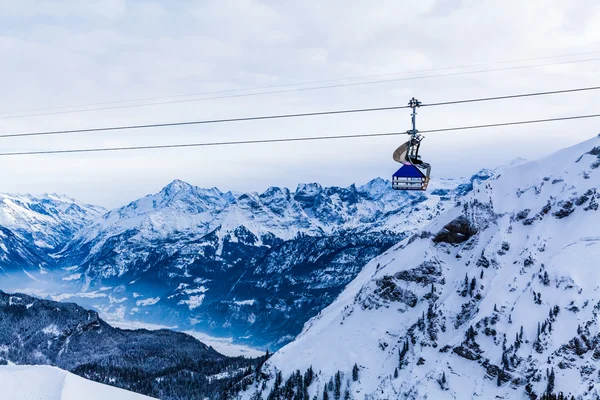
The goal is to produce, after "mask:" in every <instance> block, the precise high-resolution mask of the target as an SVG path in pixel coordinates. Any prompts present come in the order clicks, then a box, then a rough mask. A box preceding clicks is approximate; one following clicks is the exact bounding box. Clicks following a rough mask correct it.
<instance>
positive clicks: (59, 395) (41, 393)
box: [0, 365, 151, 400]
mask: <svg viewBox="0 0 600 400" xmlns="http://www.w3.org/2000/svg"><path fill="white" fill-rule="evenodd" d="M0 398H2V399H7V400H8V399H10V400H81V399H86V400H106V399H111V400H143V399H148V400H149V399H151V397H147V396H143V395H141V394H136V393H133V392H128V391H126V390H122V389H118V388H114V387H112V386H107V385H102V384H100V383H96V382H93V381H89V380H87V379H83V378H81V377H79V376H77V375H73V374H71V373H70V372H67V371H63V370H61V369H59V368H56V367H49V366H40V365H34V366H15V365H11V366H2V367H0Z"/></svg>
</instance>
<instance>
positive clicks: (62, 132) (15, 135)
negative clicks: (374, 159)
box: [0, 86, 600, 138]
mask: <svg viewBox="0 0 600 400" xmlns="http://www.w3.org/2000/svg"><path fill="white" fill-rule="evenodd" d="M599 89H600V86H588V87H583V88H575V89H563V90H553V91H545V92H533V93H520V94H513V95H505V96H494V97H481V98H474V99H465V100H453V101H445V102H439V103H425V104H422V107H434V106H446V105H452V104H465V103H474V102H483V101H493V100H506V99H514V98H524V97H533V96H546V95H554V94H565V93H575V92H583V91H592V90H599ZM406 108H410V107H409V106H408V105H404V106H389V107H374V108H356V109H347V110H333V111H318V112H308V113H294V114H278V115H261V116H251V117H240V118H225V119H211V120H198V121H182V122H165V123H157V124H140V125H122V126H110V127H101V128H84V129H68V130H56V131H41V132H26V133H5V134H0V138H19V137H32V136H53V135H65V134H75V133H92V132H107V131H117V130H131V129H149V128H165V127H174V126H186V125H208V124H220V123H231V122H243V121H259V120H271V119H285V118H300V117H313V116H320V115H336V114H353V113H365V112H375V111H390V110H400V109H406Z"/></svg>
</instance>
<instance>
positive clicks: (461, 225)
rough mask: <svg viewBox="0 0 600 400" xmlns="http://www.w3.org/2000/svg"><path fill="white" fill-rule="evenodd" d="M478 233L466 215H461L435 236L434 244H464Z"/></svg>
mask: <svg viewBox="0 0 600 400" xmlns="http://www.w3.org/2000/svg"><path fill="white" fill-rule="evenodd" d="M476 233H477V229H476V228H475V227H474V226H472V225H471V222H470V221H469V220H468V219H467V218H466V217H465V216H464V215H461V216H459V217H457V218H456V219H454V220H452V221H450V222H449V223H448V224H446V225H445V226H444V228H443V229H442V230H441V231H440V232H438V234H437V235H435V237H434V238H433V242H434V243H450V244H458V243H463V242H466V241H467V240H469V238H471V237H472V236H473V235H475V234H476Z"/></svg>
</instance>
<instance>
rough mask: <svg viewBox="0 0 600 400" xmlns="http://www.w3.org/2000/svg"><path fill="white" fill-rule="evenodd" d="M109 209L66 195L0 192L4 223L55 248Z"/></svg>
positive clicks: (41, 244)
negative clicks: (81, 201)
mask: <svg viewBox="0 0 600 400" xmlns="http://www.w3.org/2000/svg"><path fill="white" fill-rule="evenodd" d="M104 212H105V210H104V209H103V208H102V207H99V206H93V205H89V204H83V203H80V202H78V201H77V200H74V199H72V198H70V197H68V196H65V195H58V194H45V195H42V196H36V197H34V196H30V195H16V194H6V193H0V226H3V227H5V228H7V229H10V230H11V231H13V232H15V233H16V234H17V235H19V236H20V237H21V238H22V239H28V240H31V242H32V244H33V245H35V246H38V247H41V248H46V249H53V248H55V247H56V246H58V245H59V244H61V243H63V242H65V241H66V240H69V239H71V237H72V236H73V234H74V233H75V232H76V231H78V230H79V229H81V228H83V227H84V226H85V225H87V224H88V223H90V222H91V221H92V220H94V219H96V218H98V217H100V216H101V215H102V214H103V213H104Z"/></svg>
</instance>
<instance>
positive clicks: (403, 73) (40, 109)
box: [3, 51, 600, 114]
mask: <svg viewBox="0 0 600 400" xmlns="http://www.w3.org/2000/svg"><path fill="white" fill-rule="evenodd" d="M598 53H600V51H587V52H583V53H571V54H562V55H557V56H545V57H535V58H525V59H519V60H504V61H489V62H483V63H477V64H468V65H455V66H452V67H441V68H430V69H422V70H412V71H402V72H393V73H387V74H374V75H362V76H354V77H346V78H336V79H324V80H316V81H303V82H296V83H286V84H277V85H266V86H255V87H249V88H240V89H226V90H216V91H206V92H199V93H187V94H177V95H170V96H160V97H145V98H137V99H130V100H116V101H106V102H98V103H87V104H79V105H70V106H57V107H46V108H34V109H26V110H15V111H9V112H4V113H3V114H15V113H25V112H34V111H48V110H59V109H65V108H81V107H93V106H101V105H109V104H123V103H132V102H135V101H154V100H163V99H172V98H178V97H192V96H204V95H214V94H223V93H232V92H242V91H250V90H261V89H272V88H279V87H289V86H301V85H311V84H318V83H328V82H339V81H344V80H356V79H369V78H379V77H384V76H394V75H407V74H418V73H423V72H436V71H446V70H449V69H463V68H473V67H482V66H485V65H496V64H511V63H518V62H527V61H539V60H548V59H553V58H565V57H576V56H583V55H589V54H598Z"/></svg>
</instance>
